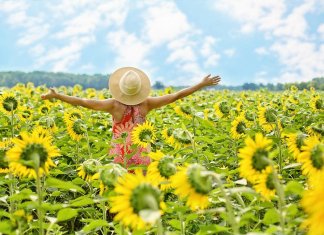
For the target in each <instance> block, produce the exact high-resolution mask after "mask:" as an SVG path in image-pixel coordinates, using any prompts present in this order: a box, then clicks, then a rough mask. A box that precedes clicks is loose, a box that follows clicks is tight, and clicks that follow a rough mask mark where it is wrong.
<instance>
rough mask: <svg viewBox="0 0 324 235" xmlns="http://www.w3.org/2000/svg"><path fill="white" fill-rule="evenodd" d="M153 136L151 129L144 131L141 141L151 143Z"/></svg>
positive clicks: (141, 134) (140, 137) (141, 133)
mask: <svg viewBox="0 0 324 235" xmlns="http://www.w3.org/2000/svg"><path fill="white" fill-rule="evenodd" d="M152 136H153V132H152V131H151V130H149V129H143V130H142V131H141V132H140V133H139V139H140V141H142V142H150V141H151V139H152Z"/></svg>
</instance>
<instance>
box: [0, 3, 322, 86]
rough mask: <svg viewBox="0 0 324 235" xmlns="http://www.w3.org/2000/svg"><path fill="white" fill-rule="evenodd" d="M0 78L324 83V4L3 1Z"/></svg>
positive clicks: (180, 83)
mask: <svg viewBox="0 0 324 235" xmlns="http://www.w3.org/2000/svg"><path fill="white" fill-rule="evenodd" d="M0 12H1V13H2V14H1V15H0V19H1V22H0V32H1V35H2V40H1V41H0V50H1V55H0V70H1V71H21V72H32V71H44V72H62V73H72V74H80V75H82V74H89V75H91V74H93V75H94V74H106V75H108V74H110V73H112V72H113V71H114V70H115V69H117V68H118V67H123V66H134V67H138V68H140V69H142V70H143V71H144V72H145V73H147V74H148V76H149V77H150V78H151V81H152V84H154V83H155V82H156V81H160V82H162V83H163V84H168V85H170V86H188V85H192V84H194V83H196V82H198V81H200V80H201V79H202V78H203V77H204V76H206V75H207V74H209V73H211V74H218V75H220V76H221V77H222V81H221V83H220V85H225V86H241V85H243V84H244V83H256V84H259V83H263V84H267V83H271V84H277V83H291V82H307V81H311V80H312V79H313V78H315V77H323V76H324V44H323V41H324V23H323V22H324V14H323V13H324V2H323V1H321V0H310V1H306V0H304V1H301V0H297V1H294V3H292V2H289V1H284V0H278V1H270V0H267V1H255V0H245V1H241V2H237V1H235V0H218V1H212V0H206V1H203V2H201V1H200V2H198V1H175V0H169V1H162V0H154V1H146V0H142V1H136V2H133V1H130V0H121V1H117V0H116V1H99V0H96V1H90V0H82V1H80V0H74V1H64V0H54V1H51V2H45V3H39V2H38V1H27V0H20V1H14V0H7V1H3V2H1V3H0Z"/></svg>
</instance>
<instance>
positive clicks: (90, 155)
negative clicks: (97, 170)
mask: <svg viewBox="0 0 324 235" xmlns="http://www.w3.org/2000/svg"><path fill="white" fill-rule="evenodd" d="M86 139H87V146H88V154H89V158H92V153H91V150H90V141H89V135H88V130H86Z"/></svg>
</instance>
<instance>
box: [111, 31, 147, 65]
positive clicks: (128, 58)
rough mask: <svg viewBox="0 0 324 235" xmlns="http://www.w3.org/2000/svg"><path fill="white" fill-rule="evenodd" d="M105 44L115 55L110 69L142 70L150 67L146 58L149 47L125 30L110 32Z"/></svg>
mask: <svg viewBox="0 0 324 235" xmlns="http://www.w3.org/2000/svg"><path fill="white" fill-rule="evenodd" d="M107 43H108V45H110V47H111V49H112V50H113V51H114V52H115V53H116V57H115V58H114V59H113V63H112V64H113V65H112V67H120V66H134V67H140V68H142V69H143V68H146V67H148V66H149V65H150V63H149V61H148V59H147V56H148V53H149V52H150V49H151V46H150V45H149V44H147V43H145V42H143V41H141V40H140V39H139V38H138V37H137V36H136V35H135V34H132V33H128V32H127V31H125V30H119V31H115V32H110V33H108V35H107Z"/></svg>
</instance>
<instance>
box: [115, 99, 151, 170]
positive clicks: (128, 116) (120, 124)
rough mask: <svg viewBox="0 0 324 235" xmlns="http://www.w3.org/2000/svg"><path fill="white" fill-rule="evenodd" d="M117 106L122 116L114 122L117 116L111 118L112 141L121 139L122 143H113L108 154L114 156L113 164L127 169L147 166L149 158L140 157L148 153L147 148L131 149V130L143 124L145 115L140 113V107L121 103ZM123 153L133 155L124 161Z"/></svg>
mask: <svg viewBox="0 0 324 235" xmlns="http://www.w3.org/2000/svg"><path fill="white" fill-rule="evenodd" d="M117 102H118V101H117ZM117 105H119V110H120V111H122V112H123V115H122V117H121V118H120V119H119V120H116V119H117V117H116V116H117V115H114V116H113V127H112V131H113V139H123V143H113V144H112V148H111V149H110V151H109V154H110V155H113V156H114V162H115V163H119V164H122V165H124V166H127V167H129V166H131V165H148V164H149V163H150V158H149V157H147V156H142V153H143V152H149V151H150V149H149V147H148V148H143V147H140V146H138V147H137V148H131V145H132V130H133V129H134V127H136V126H137V125H138V124H142V123H144V122H145V114H144V115H143V114H142V113H141V105H125V104H122V103H119V104H117ZM133 151H135V153H134V152H133ZM125 153H126V154H134V155H133V156H132V157H131V158H130V159H125V158H124V156H125Z"/></svg>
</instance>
